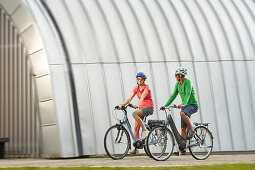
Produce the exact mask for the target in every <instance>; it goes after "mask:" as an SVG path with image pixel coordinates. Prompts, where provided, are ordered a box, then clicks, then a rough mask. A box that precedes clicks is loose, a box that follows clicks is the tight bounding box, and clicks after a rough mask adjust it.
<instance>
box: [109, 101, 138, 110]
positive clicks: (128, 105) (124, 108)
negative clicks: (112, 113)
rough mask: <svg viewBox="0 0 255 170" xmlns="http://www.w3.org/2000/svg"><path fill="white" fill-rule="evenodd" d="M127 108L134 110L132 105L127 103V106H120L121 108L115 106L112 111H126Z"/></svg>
mask: <svg viewBox="0 0 255 170" xmlns="http://www.w3.org/2000/svg"><path fill="white" fill-rule="evenodd" d="M128 107H131V108H133V109H134V105H133V104H131V103H129V104H127V105H126V106H122V107H121V108H120V106H115V108H114V110H116V109H117V110H126V109H127V108H128Z"/></svg>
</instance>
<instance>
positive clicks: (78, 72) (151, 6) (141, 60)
mask: <svg viewBox="0 0 255 170" xmlns="http://www.w3.org/2000/svg"><path fill="white" fill-rule="evenodd" d="M46 2H47V4H48V6H49V8H50V10H51V11H52V13H53V15H54V16H55V18H56V19H57V23H58V25H59V27H60V28H61V32H62V34H63V36H64V39H65V43H66V44H67V49H68V51H69V53H70V60H71V64H72V68H73V71H74V78H75V84H76V92H77V100H78V107H79V115H80V122H81V129H82V139H83V146H84V153H85V154H95V153H104V149H103V145H102V144H103V137H104V133H105V131H106V129H107V128H108V127H109V126H110V125H112V124H114V119H113V118H112V116H111V114H110V113H111V109H112V108H113V107H114V106H115V105H116V104H119V103H121V102H122V101H123V100H124V99H125V98H127V97H128V96H129V95H130V94H131V91H132V89H133V87H134V86H135V85H136V82H135V74H136V73H137V72H138V71H143V72H145V73H146V74H147V75H148V77H149V78H148V81H147V82H148V84H149V85H150V86H151V88H152V91H153V97H154V101H155V105H156V108H159V106H161V105H163V104H165V102H166V101H167V99H168V97H169V95H170V92H171V91H172V90H173V87H174V84H175V79H174V77H173V75H172V71H173V70H174V68H175V67H177V66H179V65H182V66H185V67H187V68H188V70H189V74H188V78H190V79H191V80H192V81H193V83H194V86H195V91H196V92H197V97H198V100H199V103H200V107H199V112H198V113H197V114H196V115H194V116H193V118H192V120H193V121H199V122H210V123H211V126H210V128H211V130H212V131H213V134H214V137H215V147H214V150H220V151H231V150H254V149H255V144H254V142H253V141H254V140H255V133H254V128H255V126H254V125H255V124H254V121H255V112H254V105H255V99H254V92H255V91H254V90H255V89H254V87H255V86H254V83H253V81H252V75H254V69H252V68H254V67H255V63H254V59H255V50H254V49H255V46H254V38H255V35H254V28H255V24H254V10H252V9H253V8H254V7H255V5H254V2H253V1H249V0H246V1H230V0H229V1H187V0H185V1H170V0H169V1H168V0H160V1H155V0H146V1H137V0H128V1H126V0H123V1H117V0H109V1H94V0H80V1H72V2H71V1H68V0H66V1H50V0H48V1H46ZM62 18H65V19H62ZM176 103H180V100H178V101H177V102H176ZM130 118H131V117H130ZM151 118H163V115H161V114H160V113H159V112H158V111H155V114H154V115H153V116H151ZM131 120H132V118H131ZM175 120H176V122H177V125H178V126H180V125H179V122H180V117H179V114H178V113H177V112H176V116H175ZM86 141H89V142H86Z"/></svg>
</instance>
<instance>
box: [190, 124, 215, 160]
mask: <svg viewBox="0 0 255 170" xmlns="http://www.w3.org/2000/svg"><path fill="white" fill-rule="evenodd" d="M195 131H196V134H195V136H194V137H193V138H192V139H190V140H189V146H188V148H189V151H190V154H191V155H192V156H193V157H194V158H195V159H198V160H204V159H206V158H208V157H209V156H210V154H211V152H212V149H213V137H212V133H211V132H210V131H209V130H208V129H207V128H206V127H204V126H198V127H196V128H195Z"/></svg>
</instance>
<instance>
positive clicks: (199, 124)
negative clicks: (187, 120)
mask: <svg viewBox="0 0 255 170" xmlns="http://www.w3.org/2000/svg"><path fill="white" fill-rule="evenodd" d="M209 124H210V123H197V122H194V125H195V126H208V125H209Z"/></svg>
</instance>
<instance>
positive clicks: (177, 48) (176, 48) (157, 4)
mask: <svg viewBox="0 0 255 170" xmlns="http://www.w3.org/2000/svg"><path fill="white" fill-rule="evenodd" d="M155 3H156V6H157V7H158V8H159V11H160V13H161V15H162V17H163V19H164V21H165V22H166V25H167V28H168V31H169V33H170V35H171V38H172V41H173V44H174V49H175V51H176V54H177V58H178V61H177V62H178V63H179V65H181V62H182V61H181V58H180V48H179V46H178V44H177V42H176V37H175V35H174V33H173V28H172V26H171V24H170V23H169V21H168V19H167V17H166V13H165V11H164V10H163V8H162V5H161V4H160V3H159V1H155ZM165 62H166V64H167V62H168V61H165ZM169 62H176V61H169ZM167 68H168V66H167ZM167 74H168V77H167V79H168V81H170V80H169V77H170V74H169V72H168V73H167ZM173 89H174V87H173ZM170 90H171V86H170V83H169V93H170ZM172 116H173V119H175V114H173V115H172Z"/></svg>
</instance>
